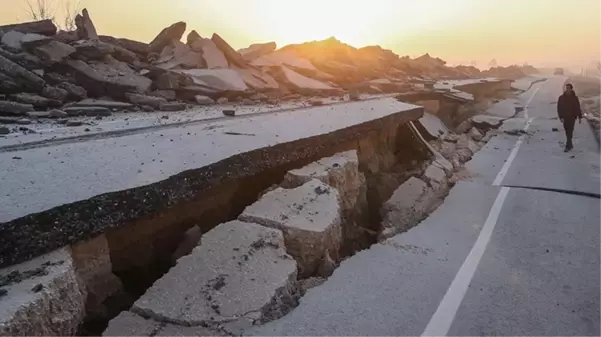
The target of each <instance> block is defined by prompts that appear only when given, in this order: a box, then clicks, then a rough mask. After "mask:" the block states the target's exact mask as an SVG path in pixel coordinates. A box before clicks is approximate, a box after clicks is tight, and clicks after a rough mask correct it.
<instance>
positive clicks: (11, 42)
mask: <svg viewBox="0 0 601 337" xmlns="http://www.w3.org/2000/svg"><path fill="white" fill-rule="evenodd" d="M24 36H25V34H23V33H21V32H18V31H16V30H11V31H9V32H6V33H4V34H2V38H0V42H1V43H2V45H4V46H7V47H9V48H10V49H13V50H15V51H19V50H21V40H22V39H23V37H24Z"/></svg>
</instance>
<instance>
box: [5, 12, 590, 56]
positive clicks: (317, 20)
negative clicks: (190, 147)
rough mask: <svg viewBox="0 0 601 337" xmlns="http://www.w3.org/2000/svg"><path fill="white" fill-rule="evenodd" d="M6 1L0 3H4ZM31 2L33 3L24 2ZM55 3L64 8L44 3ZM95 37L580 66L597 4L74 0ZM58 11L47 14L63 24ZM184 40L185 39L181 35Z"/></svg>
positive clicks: (9, 17) (13, 16)
mask: <svg viewBox="0 0 601 337" xmlns="http://www.w3.org/2000/svg"><path fill="white" fill-rule="evenodd" d="M8 1H9V0H0V4H1V3H2V2H6V3H7V4H8ZM33 1H35V0H33ZM47 1H50V2H53V3H56V4H57V6H59V5H58V4H59V3H61V2H62V1H63V0H47ZM80 3H81V6H82V7H86V8H88V10H89V11H90V15H91V17H92V19H93V21H94V24H95V25H96V28H97V30H98V32H99V34H102V35H112V36H116V37H125V38H130V39H135V40H140V41H144V42H149V41H150V40H152V39H153V38H154V37H155V36H156V35H157V34H158V32H159V31H160V30H161V29H163V28H164V27H166V26H168V25H171V24H172V23H174V22H177V21H185V22H186V23H187V24H188V30H187V32H186V34H187V33H188V32H190V31H191V30H192V29H194V30H196V31H198V32H199V33H200V35H202V36H205V37H210V36H211V35H212V34H213V33H214V32H215V33H218V34H219V35H221V36H222V37H223V38H224V39H225V40H226V41H228V42H229V43H230V44H231V45H232V47H234V48H236V49H239V48H244V47H247V46H248V45H250V44H252V43H259V42H269V41H275V42H276V43H277V44H278V47H282V46H284V45H287V44H290V43H301V42H306V41H311V40H322V39H325V38H328V37H331V36H334V37H336V38H337V39H339V40H341V41H342V42H345V43H348V44H350V45H353V46H355V47H363V46H367V45H380V46H382V47H383V48H387V49H391V50H393V51H394V52H395V53H397V54H399V55H401V56H404V55H409V56H411V57H417V56H420V55H423V54H425V53H429V54H430V55H432V56H435V57H440V58H442V59H444V60H446V61H447V62H449V64H451V65H456V64H470V63H471V62H472V61H476V63H477V66H478V67H480V68H487V67H488V63H489V62H490V61H491V60H492V59H493V58H494V59H496V60H497V62H498V64H499V65H505V66H506V65H510V64H520V65H521V64H523V63H524V62H528V63H529V64H532V65H534V66H537V67H552V66H566V67H575V66H576V65H583V64H588V63H590V62H591V61H594V60H597V61H598V60H599V59H600V54H601V51H600V50H601V42H600V41H601V1H599V0H573V1H571V2H567V1H556V0H487V1H481V0H454V1H447V0H421V1H405V0H371V1H355V2H352V3H351V2H349V1H348V0H347V1H342V0H306V1H304V2H303V3H302V5H298V4H297V3H295V4H294V5H292V4H291V3H290V2H288V1H283V0H219V1H209V0H206V1H199V0H175V1H166V0H128V1H122V0H82V1H80ZM10 4H11V5H10V6H8V5H5V6H3V11H2V12H1V13H0V23H2V24H9V23H14V22H18V21H26V20H29V18H28V16H27V13H26V8H27V5H26V0H17V1H11V2H10ZM62 12H63V11H62V8H59V9H58V11H57V13H56V16H57V20H58V21H59V22H60V21H61V20H62V14H63V13H62ZM184 38H185V37H184Z"/></svg>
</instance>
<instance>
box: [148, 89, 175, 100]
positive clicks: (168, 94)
mask: <svg viewBox="0 0 601 337" xmlns="http://www.w3.org/2000/svg"><path fill="white" fill-rule="evenodd" d="M148 95H150V96H154V97H162V98H164V99H166V100H168V101H174V100H175V99H176V97H177V94H176V93H175V90H155V91H151V92H150V93H148Z"/></svg>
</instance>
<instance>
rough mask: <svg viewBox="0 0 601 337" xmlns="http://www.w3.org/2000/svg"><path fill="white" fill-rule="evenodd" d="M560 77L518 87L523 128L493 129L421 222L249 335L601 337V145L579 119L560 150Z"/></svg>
mask: <svg viewBox="0 0 601 337" xmlns="http://www.w3.org/2000/svg"><path fill="white" fill-rule="evenodd" d="M565 79H566V78H565V77H552V78H549V79H548V80H547V81H545V82H540V83H536V84H535V85H533V86H532V87H531V88H530V89H529V90H528V91H526V92H525V93H524V94H522V95H521V97H520V98H519V101H520V103H522V104H523V105H524V106H525V107H526V108H525V109H524V111H522V112H520V114H519V115H518V116H517V118H516V119H515V120H513V121H512V125H517V126H518V127H521V128H527V130H528V133H527V134H524V135H521V136H520V135H518V136H512V135H508V134H504V133H502V134H500V135H499V136H497V137H494V138H493V139H492V140H491V141H490V142H489V143H488V144H487V145H486V146H485V147H484V148H483V149H482V150H481V151H480V152H479V153H478V154H476V155H475V156H474V158H473V159H472V161H471V162H469V163H468V164H467V165H466V168H467V169H468V170H469V171H470V172H471V173H472V174H471V175H470V176H471V177H472V178H470V181H460V182H459V183H458V184H457V185H455V187H454V188H453V189H452V190H451V192H450V194H449V196H448V197H447V198H446V200H445V202H444V203H443V204H442V205H441V207H439V208H438V209H437V210H436V211H435V212H433V213H432V214H431V215H430V216H429V217H428V218H427V219H426V220H424V221H423V222H422V223H421V224H419V225H418V226H417V227H415V228H413V229H411V230H410V231H408V232H406V233H403V234H400V235H397V236H395V237H393V238H391V239H390V240H388V241H386V242H384V243H381V244H377V245H374V246H372V247H371V248H370V249H368V250H365V251H362V252H360V253H358V254H356V255H355V256H353V257H351V258H349V259H347V260H346V261H344V262H343V263H342V264H341V266H340V267H339V268H338V269H337V270H336V271H335V273H334V274H333V275H332V276H331V277H330V278H329V279H328V280H327V281H326V282H325V283H324V284H323V285H321V286H319V287H316V288H313V289H311V290H309V291H308V292H307V294H306V295H305V296H304V297H303V298H302V300H301V303H300V305H299V306H298V307H297V308H296V309H295V310H294V311H292V312H291V313H290V314H288V315H287V316H285V317H283V318H281V319H279V320H277V321H274V322H271V323H269V324H267V325H265V326H262V327H258V328H255V329H253V330H249V331H246V333H245V334H246V335H286V336H288V335H297V336H298V335H314V336H323V335H338V336H341V335H379V336H383V335H394V336H401V335H402V336H416V335H457V336H479V335H500V336H510V335H511V336H515V335H538V336H541V335H549V336H551V335H553V336H557V335H572V336H584V335H591V336H593V335H596V336H599V335H600V330H599V329H600V328H599V305H600V299H599V297H600V296H599V291H600V284H599V275H600V268H599V264H600V256H599V255H600V245H599V238H600V204H599V198H598V195H599V186H600V185H599V184H600V178H599V166H600V164H599V162H600V157H599V147H598V145H597V143H596V140H595V138H594V134H593V132H592V131H591V129H590V128H589V126H588V125H586V124H585V123H584V122H583V124H577V125H576V130H575V139H574V143H575V149H574V150H573V151H572V152H570V153H563V148H562V145H563V144H562V142H563V137H564V135H563V132H554V131H552V129H553V128H554V127H557V128H560V130H561V126H560V123H559V121H557V120H556V119H555V117H556V116H555V115H556V112H555V109H556V108H555V105H554V102H556V100H557V97H558V96H559V95H560V93H561V90H562V86H563V83H564V82H565ZM577 90H578V88H576V91H577ZM528 122H530V123H529V124H528ZM578 194H584V195H578ZM591 195H592V196H591Z"/></svg>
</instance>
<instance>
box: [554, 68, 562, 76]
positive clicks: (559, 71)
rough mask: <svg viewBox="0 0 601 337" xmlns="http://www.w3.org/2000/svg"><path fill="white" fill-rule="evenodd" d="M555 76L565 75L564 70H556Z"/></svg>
mask: <svg viewBox="0 0 601 337" xmlns="http://www.w3.org/2000/svg"><path fill="white" fill-rule="evenodd" d="M555 75H563V68H555Z"/></svg>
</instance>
